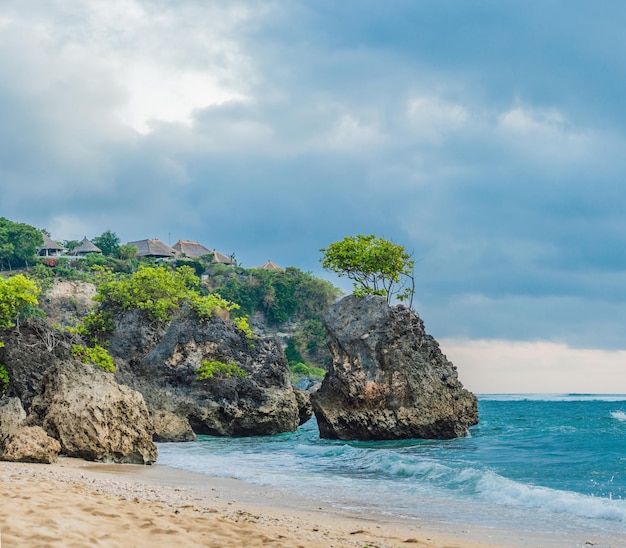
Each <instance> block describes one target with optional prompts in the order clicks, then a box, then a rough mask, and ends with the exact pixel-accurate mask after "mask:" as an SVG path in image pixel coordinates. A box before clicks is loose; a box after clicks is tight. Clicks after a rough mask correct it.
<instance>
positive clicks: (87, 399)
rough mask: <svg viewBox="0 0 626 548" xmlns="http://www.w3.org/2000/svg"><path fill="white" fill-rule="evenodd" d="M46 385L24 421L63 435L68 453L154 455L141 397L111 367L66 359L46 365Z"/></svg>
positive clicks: (118, 458)
mask: <svg viewBox="0 0 626 548" xmlns="http://www.w3.org/2000/svg"><path fill="white" fill-rule="evenodd" d="M42 387H43V390H42V392H41V394H39V395H38V396H36V397H35V398H34V400H33V403H32V406H31V409H30V414H29V416H28V418H27V420H26V422H27V423H28V424H29V425H39V426H41V427H42V428H43V429H44V430H45V431H46V432H47V433H48V434H49V435H50V436H52V437H53V438H55V439H57V440H59V442H60V443H61V449H62V452H63V453H64V454H66V455H68V456H72V457H80V458H84V459H87V460H95V461H101V462H121V463H133V464H152V463H153V462H155V461H156V458H157V449H156V446H155V445H154V443H152V435H153V431H154V429H153V425H152V420H151V419H150V416H149V414H148V409H147V407H146V404H145V402H144V400H143V397H142V396H141V394H140V393H138V392H136V391H134V390H131V389H130V388H128V387H127V386H121V385H118V384H117V382H116V381H115V380H114V378H113V376H112V375H111V374H110V373H107V372H105V371H104V370H103V369H101V368H99V367H96V366H92V365H85V364H83V363H81V362H78V361H76V360H68V361H66V362H61V363H58V364H56V365H53V366H52V367H50V368H49V369H48V370H46V372H45V373H44V375H43V380H42Z"/></svg>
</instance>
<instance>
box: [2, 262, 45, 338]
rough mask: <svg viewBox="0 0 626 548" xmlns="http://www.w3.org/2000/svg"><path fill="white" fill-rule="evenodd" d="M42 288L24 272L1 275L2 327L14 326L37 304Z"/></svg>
mask: <svg viewBox="0 0 626 548" xmlns="http://www.w3.org/2000/svg"><path fill="white" fill-rule="evenodd" d="M39 292H40V289H39V287H38V286H37V284H36V283H35V282H34V281H33V280H29V279H28V278H27V277H26V276H24V275H22V274H17V275H16V276H11V277H10V278H4V277H2V276H0V327H13V326H14V325H15V324H16V323H18V322H19V320H20V319H21V318H23V317H26V316H28V312H29V311H30V310H31V309H32V308H34V307H36V306H37V304H39V303H38V301H37V297H38V296H39Z"/></svg>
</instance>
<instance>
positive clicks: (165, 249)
mask: <svg viewBox="0 0 626 548" xmlns="http://www.w3.org/2000/svg"><path fill="white" fill-rule="evenodd" d="M128 245H134V246H135V247H136V248H137V257H153V258H155V259H171V258H173V257H175V256H176V250H174V249H173V248H171V247H170V246H169V245H167V244H164V243H163V242H162V241H161V240H157V239H156V238H153V239H149V240H137V241H135V242H128Z"/></svg>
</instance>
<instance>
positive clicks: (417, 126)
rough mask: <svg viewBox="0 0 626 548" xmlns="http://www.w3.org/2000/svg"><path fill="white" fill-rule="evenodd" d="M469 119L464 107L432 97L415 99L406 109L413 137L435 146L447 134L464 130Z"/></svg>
mask: <svg viewBox="0 0 626 548" xmlns="http://www.w3.org/2000/svg"><path fill="white" fill-rule="evenodd" d="M468 117H469V114H468V112H467V110H466V109H465V108H464V107H463V106H461V105H458V104H455V103H452V102H449V101H446V100H444V99H440V98H438V97H432V96H419V97H414V98H412V99H411V100H410V101H409V102H408V105H407V108H406V121H407V123H408V125H409V128H410V131H411V134H412V136H413V137H417V138H418V139H419V140H422V141H425V142H429V143H433V144H439V143H440V142H441V140H442V139H443V137H444V136H445V135H446V134H448V133H450V132H454V131H458V130H460V129H462V128H463V126H464V125H465V123H466V122H467V120H468Z"/></svg>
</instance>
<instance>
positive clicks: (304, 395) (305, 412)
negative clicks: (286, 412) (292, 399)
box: [293, 387, 313, 425]
mask: <svg viewBox="0 0 626 548" xmlns="http://www.w3.org/2000/svg"><path fill="white" fill-rule="evenodd" d="M293 390H294V393H295V395H296V402H297V404H298V419H299V420H298V424H299V425H302V424H304V423H305V422H308V421H309V420H310V418H311V417H312V416H313V405H312V404H311V396H310V394H309V393H308V392H307V391H306V390H301V389H300V388H297V387H294V389H293Z"/></svg>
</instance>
